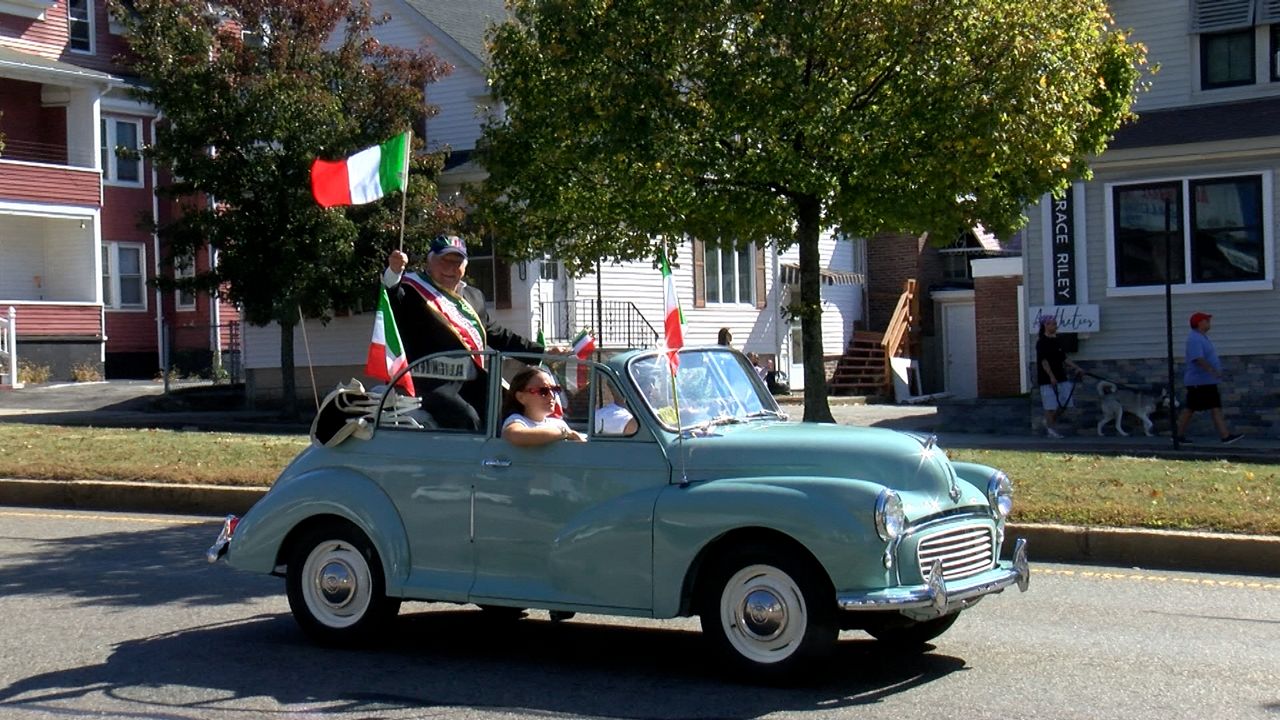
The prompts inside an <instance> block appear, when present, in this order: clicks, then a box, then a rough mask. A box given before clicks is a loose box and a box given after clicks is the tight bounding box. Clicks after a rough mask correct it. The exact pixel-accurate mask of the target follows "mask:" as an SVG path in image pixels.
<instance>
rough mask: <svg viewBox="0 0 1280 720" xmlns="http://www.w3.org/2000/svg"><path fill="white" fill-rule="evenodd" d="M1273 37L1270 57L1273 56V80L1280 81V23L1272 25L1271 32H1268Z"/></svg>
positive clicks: (1271, 63)
mask: <svg viewBox="0 0 1280 720" xmlns="http://www.w3.org/2000/svg"><path fill="white" fill-rule="evenodd" d="M1268 35H1269V36H1270V38H1271V43H1270V44H1271V52H1270V53H1268V55H1267V56H1268V57H1270V58H1271V62H1270V63H1268V64H1269V65H1271V81H1272V82H1276V81H1280V24H1276V25H1272V26H1271V32H1270V33H1268Z"/></svg>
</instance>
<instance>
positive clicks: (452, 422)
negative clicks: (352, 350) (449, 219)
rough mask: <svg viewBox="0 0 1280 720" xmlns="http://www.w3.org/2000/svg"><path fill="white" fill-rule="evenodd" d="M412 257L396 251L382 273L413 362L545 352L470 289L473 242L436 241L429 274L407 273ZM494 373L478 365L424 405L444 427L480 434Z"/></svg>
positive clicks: (432, 389) (431, 391)
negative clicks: (466, 354) (450, 354)
mask: <svg viewBox="0 0 1280 720" xmlns="http://www.w3.org/2000/svg"><path fill="white" fill-rule="evenodd" d="M408 264H409V256H408V255H406V254H405V253H404V252H402V251H400V250H393V251H392V252H391V255H390V257H388V258H387V269H386V270H385V271H383V273H382V284H383V286H385V287H386V288H387V295H388V298H389V300H390V302H391V310H392V312H393V313H395V316H396V323H397V325H398V326H399V327H400V328H401V339H402V340H403V342H404V347H405V352H406V355H407V356H408V358H409V360H410V362H411V363H412V362H413V361H416V360H418V359H419V358H422V357H424V356H427V355H431V354H433V353H438V352H445V351H447V350H468V351H473V352H478V351H482V350H484V349H485V348H486V347H489V348H493V349H494V350H500V351H507V352H530V353H541V352H544V350H545V348H544V347H543V346H542V345H541V344H539V343H537V342H533V341H531V340H527V339H525V338H524V337H521V336H520V335H518V334H516V333H514V332H512V331H510V330H508V329H506V328H504V327H502V326H500V325H498V324H497V323H494V322H493V321H492V320H491V319H490V317H489V313H488V311H487V310H486V309H485V302H484V294H483V293H481V292H480V290H479V289H478V288H474V287H472V286H470V285H468V284H467V283H466V282H465V281H464V280H463V277H464V276H465V275H466V272H467V244H466V242H465V241H464V240H463V239H462V238H460V237H458V236H456V235H440V236H439V237H437V238H435V239H434V240H432V241H431V247H430V252H428V253H427V263H426V265H427V267H426V272H425V273H405V269H406V267H407V265H408ZM487 390H488V373H487V369H486V368H484V367H483V366H482V363H480V362H477V363H476V372H475V377H474V378H472V379H469V380H465V381H442V382H437V383H435V384H434V385H428V386H427V389H426V390H425V391H423V392H422V394H423V396H424V397H423V407H424V408H425V409H427V411H428V412H430V413H431V414H432V415H433V416H435V418H436V420H437V422H439V423H440V424H441V426H443V427H456V428H462V429H470V430H478V429H480V428H481V427H482V423H481V419H480V418H481V414H482V413H483V412H484V409H485V407H486V403H487V394H488V393H487Z"/></svg>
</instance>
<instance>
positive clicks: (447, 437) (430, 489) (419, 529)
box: [361, 353, 488, 602]
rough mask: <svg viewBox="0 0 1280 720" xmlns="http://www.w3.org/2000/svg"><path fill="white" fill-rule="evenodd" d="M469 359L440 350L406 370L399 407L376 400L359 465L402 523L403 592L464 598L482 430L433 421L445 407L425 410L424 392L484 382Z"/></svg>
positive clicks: (470, 568)
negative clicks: (409, 384) (408, 382)
mask: <svg viewBox="0 0 1280 720" xmlns="http://www.w3.org/2000/svg"><path fill="white" fill-rule="evenodd" d="M472 362H473V361H472V360H471V358H470V357H469V356H467V355H466V354H464V353H445V354H441V355H435V356H431V357H429V358H426V359H424V360H421V361H419V362H417V363H415V364H414V365H413V366H411V367H410V368H408V372H409V374H410V375H411V377H412V378H413V381H414V384H415V388H414V395H413V396H410V395H409V394H408V393H407V392H406V391H404V390H403V389H401V390H400V394H401V396H402V401H401V403H400V404H401V405H402V406H403V410H401V411H398V410H397V409H396V408H394V407H388V406H384V408H383V410H382V413H381V414H380V415H379V418H378V427H377V429H376V432H375V435H374V438H373V441H372V442H371V443H369V447H370V448H376V451H377V457H376V458H370V459H369V460H368V461H367V462H366V463H365V466H364V467H362V468H361V470H362V471H363V472H365V473H366V474H367V475H369V476H370V477H372V478H374V479H375V481H376V482H378V483H379V485H381V487H382V488H383V490H384V491H385V492H386V493H387V495H388V496H389V497H390V499H391V501H392V502H393V503H395V506H396V508H397V510H398V511H399V512H400V517H401V519H402V520H403V522H404V526H405V530H406V532H407V534H408V540H409V552H410V571H409V579H408V581H407V583H406V590H405V594H406V595H407V596H409V597H416V598H420V599H431V600H446V601H458V602H465V601H466V599H467V593H468V591H469V590H470V588H471V583H472V578H473V575H474V568H475V557H474V546H473V544H472V541H471V540H472V538H471V501H472V493H473V492H474V484H475V482H474V481H475V476H476V474H477V472H478V471H479V470H480V467H481V466H480V458H481V453H482V452H483V450H484V446H485V438H486V433H485V431H484V429H483V428H481V429H471V428H468V429H462V428H456V427H455V428H450V427H440V426H439V425H440V423H439V422H438V418H439V417H440V416H442V415H444V414H445V413H439V412H437V413H435V414H434V415H433V414H432V412H431V408H432V405H433V398H432V393H433V391H435V390H438V389H440V388H441V387H442V386H443V387H444V388H445V389H449V388H451V387H454V386H453V385H451V383H461V382H484V383H487V382H488V378H487V376H486V375H485V374H483V373H477V372H474V371H472V370H470V369H469V367H472V366H470V365H468V364H470V363H472ZM482 410H483V409H482ZM455 414H456V413H455ZM480 415H481V416H485V415H486V413H484V412H480Z"/></svg>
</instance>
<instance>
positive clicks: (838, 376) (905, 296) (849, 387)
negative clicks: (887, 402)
mask: <svg viewBox="0 0 1280 720" xmlns="http://www.w3.org/2000/svg"><path fill="white" fill-rule="evenodd" d="M919 317H920V299H919V297H918V296H917V293H916V281H915V278H910V279H908V280H907V281H906V282H905V283H903V287H902V295H901V296H899V297H898V305H897V307H895V308H894V310H893V317H892V318H890V319H889V326H888V327H887V328H885V331H884V332H865V331H859V332H855V333H854V334H853V337H852V338H850V340H849V346H848V347H847V348H845V351H844V355H841V356H840V360H839V362H837V363H836V369H835V372H833V373H832V374H831V378H830V380H828V381H827V390H828V392H829V393H831V394H832V395H883V396H887V397H889V398H892V397H893V395H894V393H893V367H892V365H891V364H890V359H891V358H895V357H912V356H913V355H914V354H916V350H917V346H918V340H919V338H918V337H917V335H918V332H919V330H918V320H919Z"/></svg>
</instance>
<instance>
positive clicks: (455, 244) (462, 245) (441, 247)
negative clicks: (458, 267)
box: [431, 235, 467, 260]
mask: <svg viewBox="0 0 1280 720" xmlns="http://www.w3.org/2000/svg"><path fill="white" fill-rule="evenodd" d="M445 253H457V254H458V255H461V256H462V259H463V260H466V259H467V243H466V242H465V241H463V239H462V238H460V237H458V236H457V235H437V236H436V238H435V239H434V240H432V241H431V254H432V255H443V254H445Z"/></svg>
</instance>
